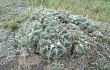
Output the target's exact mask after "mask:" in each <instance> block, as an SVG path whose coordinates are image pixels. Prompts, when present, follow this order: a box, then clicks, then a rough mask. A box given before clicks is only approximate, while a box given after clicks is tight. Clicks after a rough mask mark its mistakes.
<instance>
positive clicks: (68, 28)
mask: <svg viewBox="0 0 110 70" xmlns="http://www.w3.org/2000/svg"><path fill="white" fill-rule="evenodd" d="M33 15H34V16H33ZM30 17H31V18H32V19H33V18H34V20H33V21H32V22H30V23H27V24H25V25H24V26H22V28H20V29H19V31H18V33H17V34H16V36H15V37H16V40H17V42H18V48H19V49H20V52H21V53H22V52H23V51H25V50H28V51H29V52H31V53H35V52H36V53H39V54H40V55H41V56H43V57H46V58H54V59H58V58H60V57H65V56H66V55H68V54H73V53H74V52H76V53H78V54H83V53H84V52H85V51H86V50H87V49H88V48H89V46H90V43H91V42H90V37H89V35H88V33H92V32H93V31H94V30H95V29H96V26H95V25H94V23H93V22H92V21H90V20H88V19H86V18H85V17H83V16H80V15H72V14H71V13H70V12H63V11H56V10H49V9H39V10H38V9H37V11H34V12H32V14H31V16H30Z"/></svg>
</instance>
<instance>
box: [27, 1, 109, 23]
mask: <svg viewBox="0 0 110 70" xmlns="http://www.w3.org/2000/svg"><path fill="white" fill-rule="evenodd" d="M28 1H29V3H30V4H31V5H43V6H46V7H48V8H52V9H58V8H59V9H62V10H68V11H71V12H72V13H73V14H83V16H87V17H89V18H92V19H94V20H98V21H107V22H110V20H109V18H110V1H109V0H28Z"/></svg>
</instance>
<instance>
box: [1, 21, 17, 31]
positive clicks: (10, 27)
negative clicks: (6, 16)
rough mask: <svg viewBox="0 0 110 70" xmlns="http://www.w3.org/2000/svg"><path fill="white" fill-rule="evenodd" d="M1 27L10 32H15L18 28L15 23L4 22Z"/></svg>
mask: <svg viewBox="0 0 110 70" xmlns="http://www.w3.org/2000/svg"><path fill="white" fill-rule="evenodd" d="M3 27H4V28H8V29H11V30H16V29H17V28H18V23H16V22H8V21H4V22H3Z"/></svg>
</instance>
